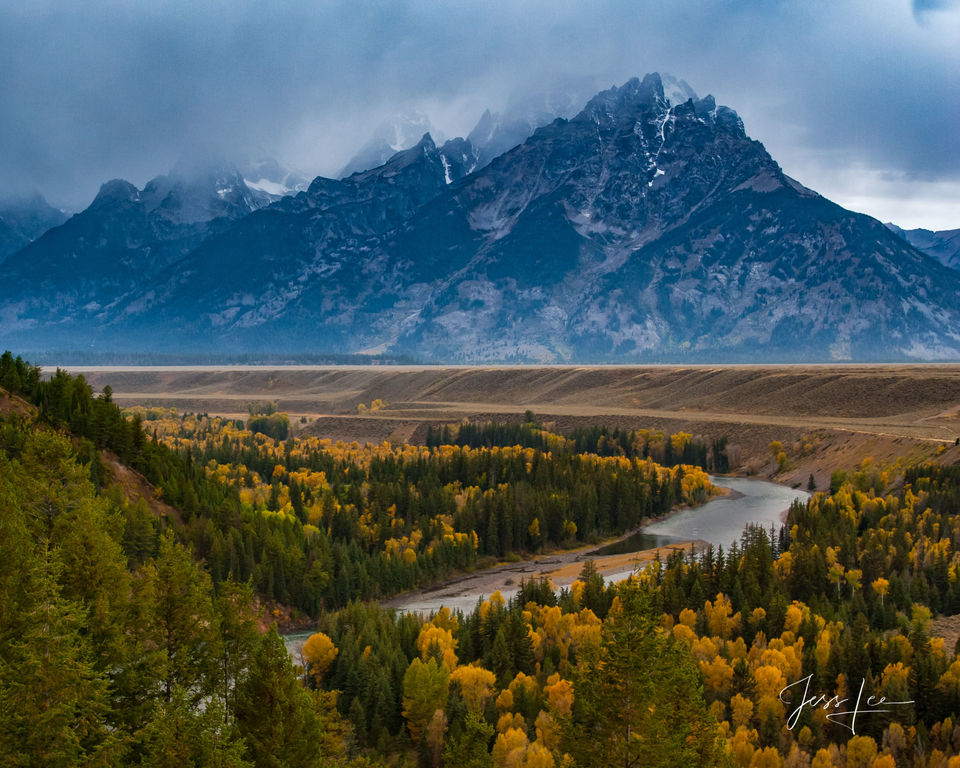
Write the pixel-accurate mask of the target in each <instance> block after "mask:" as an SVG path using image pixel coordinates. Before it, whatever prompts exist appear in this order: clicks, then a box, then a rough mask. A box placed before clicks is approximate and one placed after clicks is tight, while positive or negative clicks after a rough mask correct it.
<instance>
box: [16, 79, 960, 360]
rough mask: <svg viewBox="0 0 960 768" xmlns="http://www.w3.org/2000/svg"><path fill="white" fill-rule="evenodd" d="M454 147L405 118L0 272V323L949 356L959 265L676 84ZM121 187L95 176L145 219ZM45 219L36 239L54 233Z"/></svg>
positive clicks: (209, 345) (599, 98) (380, 339)
mask: <svg viewBox="0 0 960 768" xmlns="http://www.w3.org/2000/svg"><path fill="white" fill-rule="evenodd" d="M665 86H666V87H665ZM476 160H477V154H476V147H474V146H473V143H472V141H470V140H463V139H460V140H451V141H450V142H447V143H445V144H444V145H442V146H440V147H437V145H436V144H435V143H434V141H433V139H432V138H431V136H430V135H429V134H427V135H424V136H423V137H422V138H421V139H420V140H419V141H418V142H417V144H415V145H414V146H413V147H411V148H409V149H407V150H403V151H401V152H399V153H396V154H394V155H393V156H392V157H391V158H390V159H389V160H388V161H387V162H386V163H385V164H383V165H380V166H378V167H377V168H374V169H371V170H368V171H363V172H358V173H355V174H352V175H350V176H348V177H347V178H344V179H325V178H322V177H318V178H317V179H315V180H314V181H313V182H312V183H311V184H310V185H309V187H308V188H307V189H306V190H304V191H302V192H300V193H298V194H297V195H295V196H288V197H284V198H282V199H280V200H278V201H276V202H273V203H272V204H270V205H267V206H264V207H261V208H258V209H256V210H250V211H248V212H247V213H245V214H238V215H237V217H235V218H232V217H231V216H230V215H224V216H220V217H218V218H216V219H213V220H211V222H215V225H211V222H208V224H207V227H206V230H205V231H204V232H203V233H202V235H199V236H198V237H199V241H192V242H188V239H189V238H188V237H186V236H185V239H179V240H175V242H177V243H179V245H178V246H176V247H171V248H166V246H165V247H164V248H166V250H165V249H164V248H160V249H159V250H160V251H163V252H164V253H165V254H166V256H165V257H164V258H161V259H158V258H157V254H156V253H155V252H154V251H153V250H149V249H148V250H149V253H140V255H139V256H138V257H137V258H136V259H133V261H132V263H131V264H130V266H131V271H130V275H131V277H130V279H129V280H127V281H125V282H124V281H119V282H117V281H114V282H113V283H109V281H108V285H107V286H106V288H105V287H104V282H103V280H102V279H100V280H99V282H98V280H96V279H91V280H90V281H89V283H84V285H89V290H88V291H87V290H80V289H78V288H77V287H76V286H73V287H72V288H71V287H70V285H71V281H70V280H69V279H66V278H65V279H64V280H63V281H62V285H61V284H57V285H58V287H59V290H60V292H59V293H58V292H57V291H54V290H51V287H53V286H51V285H45V284H44V283H43V282H42V281H39V280H37V279H36V277H34V279H33V280H32V281H31V280H30V279H27V277H25V276H21V277H20V279H19V281H18V282H16V283H15V288H14V289H13V290H11V289H10V288H9V287H8V288H6V289H4V292H3V293H2V294H0V340H2V341H3V343H5V344H7V345H10V344H16V346H17V347H18V348H21V349H36V348H38V347H41V346H42V347H45V348H61V349H67V348H86V347H87V346H89V345H93V347H94V348H97V349H104V348H113V349H116V350H117V351H125V350H127V349H142V348H143V346H144V345H145V344H149V345H150V348H152V349H155V350H156V351H157V352H169V351H173V350H177V351H191V352H193V351H197V350H203V349H216V350H217V351H218V353H221V354H222V353H224V352H235V353H238V354H239V353H244V352H250V351H263V350H267V349H269V350H273V351H278V352H280V351H283V352H286V351H289V352H296V351H301V352H314V351H324V352H343V353H356V352H388V353H392V354H408V355H411V356H414V357H416V358H418V359H421V360H436V361H446V362H470V363H482V362H584V363H586V362H647V361H689V362H694V361H713V362H731V361H743V362H747V361H760V360H763V361H768V362H773V361H797V362H799V361H815V360H919V359H957V358H960V310H958V309H957V307H956V301H955V297H956V295H957V294H958V291H960V275H958V273H956V272H955V271H953V270H950V269H947V268H946V267H944V266H942V265H941V264H939V263H937V262H936V261H934V260H932V259H930V258H929V257H927V256H925V255H924V254H922V253H920V252H919V251H917V250H916V249H914V248H913V247H912V246H910V245H909V244H907V243H905V242H904V241H903V240H902V239H901V238H899V237H897V236H896V235H895V234H894V233H892V232H890V231H889V230H888V229H887V228H885V227H884V226H883V225H882V224H880V223H879V222H877V221H876V220H874V219H871V218H869V217H867V216H863V215H860V214H855V213H852V212H850V211H846V210H844V209H843V208H840V207H839V206H837V205H835V204H833V203H831V202H830V201H828V200H826V199H824V198H823V197H821V196H819V195H817V194H816V193H815V192H813V191H811V190H809V189H806V188H805V187H803V186H802V185H800V184H799V183H797V182H796V181H794V180H792V179H790V178H789V177H787V176H786V175H785V174H783V172H782V170H781V169H780V167H779V166H778V165H777V163H776V162H775V161H774V160H773V159H772V158H771V157H770V155H769V154H768V153H767V152H766V150H765V149H764V147H763V145H762V144H760V143H759V142H757V141H754V140H752V139H750V138H749V136H748V135H747V134H746V131H745V130H744V126H743V123H742V121H741V120H740V118H739V116H738V115H737V113H736V112H734V111H733V110H732V109H729V108H727V107H724V106H719V105H717V104H716V102H715V101H714V99H713V98H712V97H710V96H707V97H705V98H702V99H701V98H698V97H697V96H696V94H695V93H693V91H692V89H690V87H689V86H687V85H686V84H685V83H682V84H681V82H680V81H672V80H666V79H665V78H662V77H661V76H659V75H657V74H652V75H648V76H646V77H645V78H643V79H642V80H640V79H633V80H630V81H628V82H627V83H625V84H624V85H622V86H620V87H615V88H611V89H608V90H606V91H603V92H600V93H598V94H597V95H596V96H594V97H593V98H592V99H591V100H590V101H589V102H588V103H587V104H586V106H585V107H584V108H583V109H582V110H581V111H579V112H578V113H577V114H576V115H575V116H573V117H572V118H570V119H563V118H558V119H556V120H554V121H553V122H551V123H550V124H548V125H546V126H542V127H539V128H537V129H536V130H535V132H534V133H533V134H532V135H531V136H530V137H529V138H527V139H526V140H525V141H524V142H523V143H521V144H519V145H518V146H515V147H513V148H512V149H510V150H509V151H507V152H505V153H503V154H501V155H500V156H498V157H496V158H494V159H493V160H492V161H490V162H489V163H488V164H486V165H484V166H482V167H481V166H479V164H477V163H476ZM134 192H136V190H135V188H134V189H133V190H131V189H128V188H125V187H118V188H117V189H116V190H110V194H109V195H108V197H109V198H110V199H113V198H114V197H116V198H118V199H119V201H120V202H119V204H118V205H116V206H115V208H116V209H117V210H118V211H119V209H120V208H121V207H123V206H128V207H129V208H130V219H131V220H134V219H137V217H138V216H139V217H141V218H142V220H143V221H144V222H146V223H145V226H148V228H149V227H151V226H152V227H155V226H156V221H157V219H156V217H155V216H154V217H153V218H151V216H150V215H149V212H147V211H146V210H145V205H144V203H143V201H142V199H140V198H142V197H143V194H142V193H137V194H139V195H140V198H137V197H136V196H135V195H134ZM145 192H146V190H144V193H145ZM98 199H99V198H98ZM244 204H246V203H244ZM95 207H96V201H95V205H94V206H91V209H94V208H95ZM88 210H90V209H88ZM84 213H85V214H86V213H87V212H84ZM75 218H77V217H75ZM121 218H122V217H121ZM161 220H162V217H161ZM69 224H70V222H68V224H67V225H64V227H61V228H59V230H64V231H66V230H65V228H67V227H68V225H69ZM54 232H57V230H54ZM50 235H51V233H48V235H47V236H45V237H44V238H41V241H38V243H37V244H34V245H35V246H36V245H39V243H40V242H42V241H43V240H45V239H47V238H48V237H50ZM60 236H61V237H64V238H65V240H64V242H63V243H61V244H59V246H58V248H57V249H55V250H56V252H48V255H47V256H46V258H49V259H55V258H60V259H61V261H62V259H63V254H65V253H70V248H71V247H74V246H71V245H70V244H69V242H68V241H70V238H69V237H67V235H66V234H61V235H60ZM108 239H109V238H108ZM73 242H76V234H74V235H73ZM84 242H85V243H87V244H88V245H90V243H92V242H93V239H92V238H91V237H87V238H86V239H85V240H84ZM177 248H180V250H179V251H177ZM128 250H129V249H128ZM134 250H135V249H134ZM24 253H26V251H23V252H21V254H18V257H20V256H22V255H23V254H24ZM33 254H34V256H35V258H40V255H41V252H40V251H34V252H33ZM128 255H129V254H128ZM99 257H104V258H106V256H105V253H104V249H103V248H98V247H96V246H95V245H94V246H91V251H90V253H89V255H88V257H87V259H86V261H87V266H88V269H87V272H88V273H89V274H91V275H93V274H99V272H98V270H99V271H100V272H103V271H105V269H106V264H104V263H102V262H101V263H94V261H95V259H96V258H99ZM110 258H116V257H110ZM119 260H120V261H121V262H123V259H122V258H120V259H119ZM134 263H137V264H140V266H141V269H140V276H139V278H138V279H134V277H133V269H132V267H133V265H134ZM144 265H146V267H147V268H146V269H145V268H144ZM5 270H6V265H4V267H3V268H2V269H0V275H2V274H3V272H4V271H5ZM75 280H76V278H75V277H74V281H75ZM81 282H83V281H82V280H81ZM98 291H99V292H100V293H101V294H104V296H103V299H100V298H97V296H96V294H97V292H98ZM4 337H5V338H4Z"/></svg>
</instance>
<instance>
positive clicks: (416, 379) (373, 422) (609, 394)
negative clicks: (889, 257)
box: [69, 364, 960, 488]
mask: <svg viewBox="0 0 960 768" xmlns="http://www.w3.org/2000/svg"><path fill="white" fill-rule="evenodd" d="M69 370H70V371H71V372H72V373H78V374H83V375H84V376H85V377H86V378H87V380H88V381H89V382H90V383H91V384H92V385H93V386H94V387H95V388H98V389H99V388H102V387H103V386H106V385H107V384H109V385H110V386H111V387H112V388H113V391H114V400H115V401H116V402H118V403H120V404H121V405H142V406H166V407H172V408H176V409H177V410H178V411H189V412H196V413H200V412H206V413H215V414H219V415H226V416H232V417H235V418H245V417H246V416H247V405H248V404H249V403H253V402H262V401H267V400H270V401H273V400H275V401H277V403H278V406H279V408H280V409H281V410H283V411H286V412H288V413H289V414H290V417H291V423H292V424H293V425H294V426H295V427H296V428H297V429H298V431H299V432H301V433H306V434H314V435H319V436H322V437H329V438H331V439H333V440H344V441H354V440H356V441H358V442H380V441H383V440H390V441H392V442H401V441H405V440H406V441H411V442H422V441H423V439H424V437H425V435H426V428H427V425H429V424H440V423H445V422H457V421H460V420H462V419H470V420H518V419H520V418H522V417H523V414H524V413H525V412H526V411H528V410H530V411H533V412H534V413H535V414H536V416H537V418H538V420H539V421H542V422H544V423H546V424H549V425H552V427H553V428H554V429H555V430H557V431H565V430H568V429H573V428H575V427H578V426H590V425H595V424H604V425H608V426H611V427H613V426H620V427H628V428H634V429H637V428H647V429H660V430H663V431H665V432H676V431H679V430H683V431H686V432H691V433H694V434H697V435H701V436H703V437H706V438H718V437H723V436H726V437H728V438H729V440H730V443H731V449H730V451H729V453H730V454H731V457H732V458H733V459H734V461H735V464H736V466H735V467H733V469H734V470H735V471H736V472H737V473H738V474H742V475H750V476H762V477H768V478H771V479H774V480H776V481H777V482H780V483H784V484H787V485H792V486H796V485H802V486H803V487H804V488H806V487H807V484H808V481H809V476H810V475H813V476H814V481H815V484H816V486H817V487H818V488H824V487H826V486H827V485H828V484H829V475H830V472H832V471H833V470H835V469H853V468H856V467H859V465H860V464H861V463H862V461H863V460H864V459H865V458H868V457H869V458H871V459H872V460H873V461H875V462H877V463H878V464H880V465H884V466H888V465H892V464H894V463H896V462H897V460H911V461H913V460H923V459H939V460H943V461H953V460H956V459H957V458H960V449H958V448H957V447H956V446H955V442H956V440H957V438H958V437H960V365H854V364H851V365H810V366H797V365H782V366H646V367H640V366H542V367H539V366H536V367H535V366H516V367H504V366H499V367H462V366H342V367H335V366H289V367H256V366H249V367H244V366H232V367H231V366H223V367H215V366H210V367H204V366H184V367H154V368H150V367H129V368H119V367H118V368H108V367H103V366H96V367H86V368H85V367H80V366H72V367H69ZM376 399H380V400H382V401H384V403H385V404H386V405H385V407H384V408H382V409H380V410H377V411H369V410H367V411H366V412H363V413H358V406H363V407H368V406H369V405H370V404H371V403H372V402H373V401H374V400H376ZM363 407H362V408H361V409H360V410H361V411H362V410H363ZM774 440H778V441H780V442H782V443H783V445H784V448H785V450H786V453H787V456H788V459H789V462H788V465H787V467H786V469H784V470H780V469H779V468H778V467H777V466H776V465H775V464H774V462H773V460H772V455H771V452H770V450H769V447H768V446H769V444H770V443H771V442H772V441H774Z"/></svg>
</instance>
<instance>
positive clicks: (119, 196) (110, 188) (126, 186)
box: [93, 179, 140, 204]
mask: <svg viewBox="0 0 960 768" xmlns="http://www.w3.org/2000/svg"><path fill="white" fill-rule="evenodd" d="M139 199H140V190H138V189H137V188H136V187H135V186H134V185H133V184H131V183H130V182H129V181H127V180H126V179H111V180H110V181H107V182H104V183H103V184H102V185H101V186H100V191H99V192H98V193H97V196H96V197H95V198H94V199H93V203H94V204H96V203H103V202H107V201H111V202H116V201H125V202H136V201H137V200H139Z"/></svg>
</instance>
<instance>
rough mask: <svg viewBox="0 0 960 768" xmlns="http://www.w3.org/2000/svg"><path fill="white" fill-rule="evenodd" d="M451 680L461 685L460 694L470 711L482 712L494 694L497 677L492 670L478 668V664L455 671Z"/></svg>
mask: <svg viewBox="0 0 960 768" xmlns="http://www.w3.org/2000/svg"><path fill="white" fill-rule="evenodd" d="M450 679H451V680H452V681H454V682H456V683H459V684H460V693H461V695H462V696H463V700H464V702H466V704H467V707H468V708H469V709H470V711H472V712H482V711H483V708H484V707H485V706H486V703H487V699H488V698H490V694H491V693H492V692H493V686H494V683H496V681H497V676H496V675H494V674H493V672H491V671H490V670H487V669H484V668H483V667H478V666H477V665H476V664H468V665H467V666H465V667H458V668H457V669H455V670H454V671H453V673H452V674H451V675H450Z"/></svg>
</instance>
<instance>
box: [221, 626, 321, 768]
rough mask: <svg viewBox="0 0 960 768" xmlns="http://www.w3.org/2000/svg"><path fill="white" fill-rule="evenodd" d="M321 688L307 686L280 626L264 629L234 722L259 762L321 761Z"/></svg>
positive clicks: (295, 765)
mask: <svg viewBox="0 0 960 768" xmlns="http://www.w3.org/2000/svg"><path fill="white" fill-rule="evenodd" d="M320 713H321V700H320V694H316V693H312V692H311V691H308V690H307V689H306V688H304V687H303V686H302V685H301V683H300V680H299V678H298V677H297V673H296V671H295V670H294V668H293V663H292V662H291V660H290V654H289V653H287V649H286V647H285V646H284V644H283V640H282V639H281V637H280V635H278V634H277V627H276V625H273V626H271V627H270V630H269V631H268V632H267V633H266V634H265V635H263V637H262V638H261V641H260V645H259V648H258V649H257V652H256V654H255V655H254V657H253V660H252V663H251V665H250V670H249V674H248V675H247V676H246V678H245V679H244V681H243V683H242V684H241V686H240V690H239V692H238V696H237V708H236V722H237V726H238V728H239V730H240V733H241V735H242V736H243V738H244V741H245V742H246V744H247V753H246V758H247V759H248V760H250V761H251V762H252V763H253V764H254V765H256V766H271V768H273V767H276V768H280V767H281V766H283V768H310V767H312V766H318V767H319V766H321V765H323V756H322V753H321V752H322V748H323V745H324V743H325V733H324V728H323V727H322V726H323V724H322V722H321V715H320Z"/></svg>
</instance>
